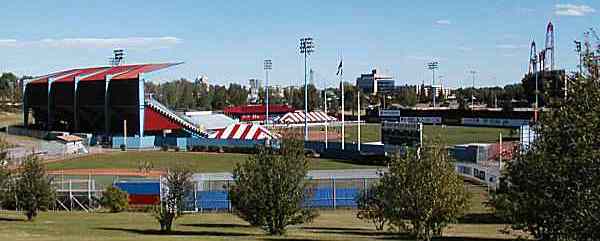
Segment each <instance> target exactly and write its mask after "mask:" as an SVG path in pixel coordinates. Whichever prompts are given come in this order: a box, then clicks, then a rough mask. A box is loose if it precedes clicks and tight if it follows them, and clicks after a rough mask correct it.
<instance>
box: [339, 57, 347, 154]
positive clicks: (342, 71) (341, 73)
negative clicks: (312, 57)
mask: <svg viewBox="0 0 600 241" xmlns="http://www.w3.org/2000/svg"><path fill="white" fill-rule="evenodd" d="M343 62H344V60H343V58H342V59H341V60H340V64H341V65H342V66H341V67H342V68H341V69H340V84H341V85H342V87H341V89H342V150H344V148H345V146H346V139H345V132H346V130H345V126H344V124H345V121H344V115H345V113H344V112H345V109H344V67H343Z"/></svg>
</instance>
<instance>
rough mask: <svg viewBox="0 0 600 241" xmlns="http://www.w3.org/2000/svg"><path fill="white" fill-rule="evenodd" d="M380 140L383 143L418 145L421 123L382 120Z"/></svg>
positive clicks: (420, 137)
mask: <svg viewBox="0 0 600 241" xmlns="http://www.w3.org/2000/svg"><path fill="white" fill-rule="evenodd" d="M381 142H382V143H383V144H385V145H396V146H412V147H417V146H420V145H421V143H422V142H423V123H414V122H390V121H384V122H382V124H381Z"/></svg>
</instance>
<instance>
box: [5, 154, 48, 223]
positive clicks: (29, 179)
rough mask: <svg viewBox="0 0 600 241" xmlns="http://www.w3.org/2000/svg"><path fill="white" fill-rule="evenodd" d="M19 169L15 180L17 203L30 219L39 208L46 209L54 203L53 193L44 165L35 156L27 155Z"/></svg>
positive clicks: (35, 214)
mask: <svg viewBox="0 0 600 241" xmlns="http://www.w3.org/2000/svg"><path fill="white" fill-rule="evenodd" d="M19 171H20V172H19V173H18V175H17V177H16V181H15V186H16V190H15V191H16V196H17V197H16V198H17V200H18V202H17V205H18V207H19V208H20V209H21V210H23V211H24V212H25V215H26V216H27V220H29V221H31V220H33V219H34V218H35V217H36V216H37V214H38V212H39V211H40V210H42V211H43V210H47V209H48V208H49V207H50V205H51V204H52V203H54V195H55V193H54V189H53V188H52V185H51V180H50V179H49V178H48V176H47V175H46V168H45V166H44V165H43V164H42V163H41V162H40V161H39V160H38V158H37V157H36V156H34V155H30V156H28V157H27V159H25V160H24V161H23V163H21V166H20V167H19Z"/></svg>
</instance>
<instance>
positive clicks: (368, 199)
mask: <svg viewBox="0 0 600 241" xmlns="http://www.w3.org/2000/svg"><path fill="white" fill-rule="evenodd" d="M356 203H357V206H358V212H357V213H356V217H357V218H358V219H363V220H367V221H370V222H371V223H373V225H375V229H376V230H379V231H381V230H383V228H384V226H385V224H386V223H387V219H386V217H385V202H384V200H383V192H382V189H381V186H380V185H375V186H373V187H371V188H370V189H368V190H364V191H363V192H362V193H361V194H360V195H359V196H358V197H357V199H356Z"/></svg>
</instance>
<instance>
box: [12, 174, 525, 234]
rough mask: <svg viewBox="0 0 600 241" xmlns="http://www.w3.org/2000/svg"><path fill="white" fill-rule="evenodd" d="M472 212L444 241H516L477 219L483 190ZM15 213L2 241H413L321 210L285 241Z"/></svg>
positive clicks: (208, 228) (233, 223)
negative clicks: (163, 231) (31, 218)
mask: <svg viewBox="0 0 600 241" xmlns="http://www.w3.org/2000/svg"><path fill="white" fill-rule="evenodd" d="M469 189H470V191H471V192H472V193H473V194H474V195H472V204H471V205H472V206H473V207H474V209H473V208H472V209H473V210H472V211H469V212H468V213H467V215H466V217H465V218H463V219H461V221H460V222H459V223H458V224H453V225H451V226H450V227H448V228H446V230H445V231H444V236H445V237H444V238H443V239H442V240H457V241H458V240H467V241H496V240H507V239H514V238H515V236H510V235H507V234H505V233H503V232H502V230H504V229H505V228H506V224H502V223H501V222H497V221H496V220H493V219H487V220H486V221H485V222H482V223H476V222H474V221H477V220H478V219H477V218H478V217H481V216H482V215H488V216H489V210H488V209H487V208H485V207H484V206H482V203H481V202H482V200H484V199H485V198H486V195H485V192H484V190H483V189H482V188H481V187H473V186H470V185H469ZM23 219H24V216H23V215H19V214H17V213H14V212H0V240H20V241H33V240H50V241H52V240H57V241H58V240H64V241H75V240H98V241H100V240H102V241H114V240H124V241H127V240H144V241H159V240H313V241H319V240H384V239H396V240H411V239H408V238H407V237H406V236H397V235H394V234H391V233H388V232H378V231H375V230H374V228H373V227H372V225H371V224H369V223H366V222H363V221H361V220H358V219H356V211H355V210H347V209H341V210H335V211H334V210H321V211H320V216H319V217H317V218H316V219H315V220H314V221H313V222H312V223H309V224H304V225H298V226H293V227H291V228H290V229H289V230H288V233H287V234H286V235H285V236H279V237H278V236H275V237H273V236H267V235H265V234H264V233H263V232H262V230H260V229H258V228H255V227H250V226H249V225H248V224H247V223H246V222H244V221H243V220H241V219H239V218H237V217H236V216H234V215H232V214H229V213H204V214H190V215H187V216H184V217H183V218H181V219H178V220H177V221H176V222H175V225H174V232H172V233H170V234H160V233H158V231H157V230H158V228H159V227H158V224H157V223H156V222H155V221H154V219H153V218H152V217H151V216H150V215H149V214H147V213H131V212H127V213H118V214H110V213H82V212H72V213H69V212H43V213H41V215H40V216H39V217H38V218H37V219H36V220H35V221H34V222H26V221H23Z"/></svg>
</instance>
